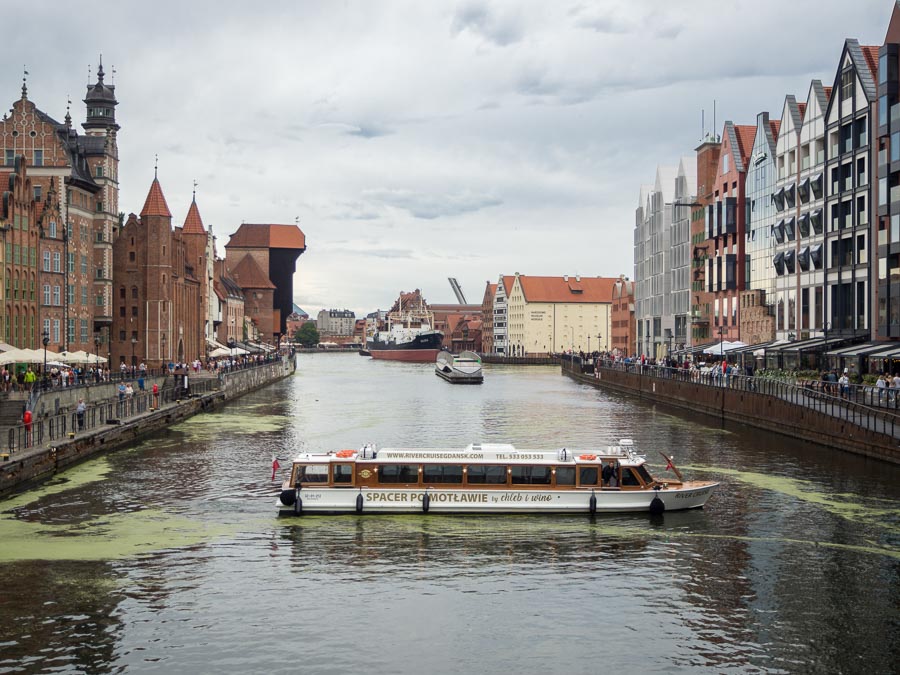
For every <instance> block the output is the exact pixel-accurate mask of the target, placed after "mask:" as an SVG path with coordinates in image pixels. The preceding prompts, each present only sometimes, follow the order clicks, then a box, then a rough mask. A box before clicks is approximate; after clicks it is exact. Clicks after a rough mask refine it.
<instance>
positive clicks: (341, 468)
mask: <svg viewBox="0 0 900 675" xmlns="http://www.w3.org/2000/svg"><path fill="white" fill-rule="evenodd" d="M331 474H332V477H333V478H334V482H335V483H352V482H353V465H352V464H335V465H334V466H332V468H331Z"/></svg>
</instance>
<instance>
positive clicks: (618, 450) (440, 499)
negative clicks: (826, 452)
mask: <svg viewBox="0 0 900 675" xmlns="http://www.w3.org/2000/svg"><path fill="white" fill-rule="evenodd" d="M663 456H664V457H665V455H663ZM666 460H667V461H668V465H667V467H666V468H667V469H668V468H671V469H672V470H673V471H674V472H675V474H676V475H677V476H678V478H677V479H672V480H669V479H666V478H655V477H653V476H651V475H650V473H649V472H648V471H647V467H646V459H645V458H644V457H643V456H641V455H638V454H637V453H636V452H635V448H634V444H633V442H632V441H631V440H630V439H622V440H621V441H619V445H616V446H611V447H608V448H605V449H603V450H600V451H590V452H572V451H570V450H566V449H562V450H553V451H547V450H517V449H516V448H515V447H513V446H512V445H509V444H503V443H492V444H487V443H483V444H480V445H469V446H468V447H466V448H454V449H439V448H422V449H416V448H379V449H376V448H375V446H373V445H365V446H363V447H362V448H360V449H359V450H338V451H334V452H328V453H318V454H317V453H308V454H302V455H299V456H298V457H296V458H295V459H294V460H293V463H292V466H291V473H290V476H289V477H288V478H287V480H285V481H284V483H283V484H282V488H281V494H280V496H279V498H278V501H277V506H278V509H279V513H281V514H284V515H300V514H341V513H416V512H426V513H429V512H431V513H590V514H594V513H606V512H629V511H632V512H641V511H643V512H647V511H649V512H651V513H661V512H662V511H664V510H667V511H676V510H682V509H694V508H699V507H702V506H703V505H704V504H705V503H706V500H707V499H709V496H710V495H711V494H712V492H713V490H714V489H715V488H716V486H717V485H718V483H714V482H710V481H685V480H683V479H682V477H681V474H680V472H679V471H678V469H676V468H675V467H674V465H673V463H672V460H670V459H669V458H668V457H666Z"/></svg>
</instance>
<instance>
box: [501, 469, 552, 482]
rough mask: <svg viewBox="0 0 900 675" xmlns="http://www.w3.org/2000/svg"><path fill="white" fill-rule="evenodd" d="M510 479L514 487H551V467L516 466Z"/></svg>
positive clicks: (511, 472)
mask: <svg viewBox="0 0 900 675" xmlns="http://www.w3.org/2000/svg"><path fill="white" fill-rule="evenodd" d="M510 478H511V480H512V484H513V485H550V467H549V466H523V465H515V466H512V467H510Z"/></svg>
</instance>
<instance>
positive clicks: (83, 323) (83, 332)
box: [80, 319, 88, 342]
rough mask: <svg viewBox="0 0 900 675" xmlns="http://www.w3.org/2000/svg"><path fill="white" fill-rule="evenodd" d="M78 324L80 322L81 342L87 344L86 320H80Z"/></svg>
mask: <svg viewBox="0 0 900 675" xmlns="http://www.w3.org/2000/svg"><path fill="white" fill-rule="evenodd" d="M80 322H81V341H82V342H87V341H88V320H87V319H81V320H80Z"/></svg>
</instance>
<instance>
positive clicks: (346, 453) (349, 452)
mask: <svg viewBox="0 0 900 675" xmlns="http://www.w3.org/2000/svg"><path fill="white" fill-rule="evenodd" d="M355 454H356V450H338V451H337V452H336V453H334V456H335V457H353V455H355Z"/></svg>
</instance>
